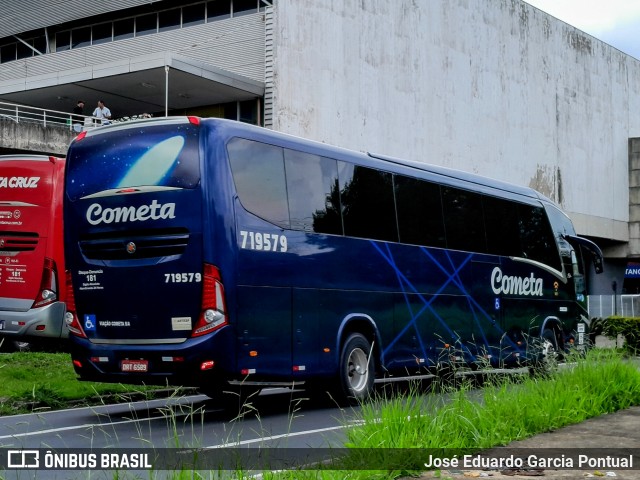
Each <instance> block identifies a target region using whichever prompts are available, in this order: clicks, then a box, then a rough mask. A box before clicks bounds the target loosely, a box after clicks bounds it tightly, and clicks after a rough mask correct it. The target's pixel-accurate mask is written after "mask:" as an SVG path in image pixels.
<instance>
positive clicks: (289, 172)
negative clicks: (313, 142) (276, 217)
mask: <svg viewBox="0 0 640 480" xmlns="http://www.w3.org/2000/svg"><path fill="white" fill-rule="evenodd" d="M284 162H285V170H286V176H287V193H288V196H289V214H290V216H291V228H292V229H294V230H302V231H304V232H315V233H329V234H334V235H342V233H343V232H342V218H341V215H340V190H339V187H338V165H337V161H336V160H334V159H331V158H326V157H320V156H318V155H312V154H309V153H302V152H298V151H295V150H289V149H285V150H284Z"/></svg>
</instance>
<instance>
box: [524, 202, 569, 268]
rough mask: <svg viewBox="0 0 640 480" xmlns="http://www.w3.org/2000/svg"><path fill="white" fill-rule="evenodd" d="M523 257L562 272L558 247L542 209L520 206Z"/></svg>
mask: <svg viewBox="0 0 640 480" xmlns="http://www.w3.org/2000/svg"><path fill="white" fill-rule="evenodd" d="M518 216H519V219H520V245H521V246H522V250H523V256H524V257H525V258H528V259H530V260H536V261H538V262H541V263H544V264H545V265H548V266H550V267H553V268H555V269H556V270H562V266H561V265H560V257H559V255H558V247H557V244H556V242H555V239H554V237H553V232H552V230H551V226H550V225H549V221H548V220H547V216H546V215H545V211H544V209H543V208H542V207H534V206H531V205H524V204H520V205H518Z"/></svg>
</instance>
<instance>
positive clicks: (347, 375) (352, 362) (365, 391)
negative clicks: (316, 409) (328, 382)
mask: <svg viewBox="0 0 640 480" xmlns="http://www.w3.org/2000/svg"><path fill="white" fill-rule="evenodd" d="M338 380H339V384H340V390H341V392H340V393H341V395H342V397H343V398H344V399H345V400H346V401H347V402H348V403H349V404H353V405H355V404H359V403H361V402H363V401H365V400H366V399H367V398H368V397H369V396H370V395H371V393H372V391H373V382H374V380H375V361H374V359H373V352H372V349H371V344H370V343H369V341H368V340H367V339H366V338H365V337H364V336H363V335H362V334H360V333H353V334H351V335H350V336H349V337H348V338H347V340H346V341H345V342H344V346H343V347H342V352H341V354H340V365H339V371H338Z"/></svg>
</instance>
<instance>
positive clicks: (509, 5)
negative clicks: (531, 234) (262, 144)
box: [272, 0, 640, 255]
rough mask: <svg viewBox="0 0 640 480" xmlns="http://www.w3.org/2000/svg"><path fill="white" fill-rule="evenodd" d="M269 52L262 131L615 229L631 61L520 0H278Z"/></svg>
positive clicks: (594, 232)
mask: <svg viewBox="0 0 640 480" xmlns="http://www.w3.org/2000/svg"><path fill="white" fill-rule="evenodd" d="M272 54H273V64H274V68H273V70H274V72H276V75H274V79H273V88H272V95H273V105H272V107H273V128H275V129H276V130H279V131H284V132H288V133H291V134H295V135H300V136H304V137H308V138H312V139H315V140H319V141H322V142H327V143H332V144H336V145H340V146H343V147H347V148H352V149H356V150H362V151H372V152H379V153H385V154H390V155H395V156H400V157H405V158H408V159H413V160H418V161H423V162H428V163H434V164H438V165H445V166H449V167H453V168H458V169H462V170H467V171H471V172H474V173H479V174H482V175H486V176H489V177H494V178H498V179H501V180H505V181H509V182H513V183H517V184H521V185H527V186H531V187H533V188H535V189H537V190H539V191H540V192H541V193H543V194H545V195H547V196H548V197H550V198H552V199H553V200H555V201H556V202H558V203H559V204H560V205H561V206H562V207H563V208H564V209H565V211H567V212H568V213H569V215H570V216H571V217H572V219H573V220H574V223H575V225H576V228H577V230H578V232H579V233H580V234H583V235H590V236H594V237H602V238H607V239H613V240H618V241H627V240H628V238H629V230H628V227H627V221H628V220H629V191H628V189H627V185H628V183H629V167H628V150H627V143H628V138H629V137H634V136H639V135H640V116H639V115H638V114H637V112H639V111H640V83H639V82H638V81H637V79H638V78H640V62H639V61H638V60H636V59H634V58H632V57H630V56H627V55H625V54H623V53H621V52H619V51H618V50H616V49H614V48H613V47H611V46H609V45H606V44H605V43H603V42H601V41H599V40H596V39H595V38H593V37H591V36H589V35H587V34H585V33H583V32H581V31H579V30H577V29H576V28H574V27H571V26H570V25H567V24H565V23H563V22H561V21H559V20H557V19H555V18H553V17H551V16H549V15H547V14H545V13H543V12H542V11H540V10H537V9H535V8H533V7H532V6H530V5H528V4H526V3H524V2H522V1H521V0H394V1H393V2H384V1H381V0H344V1H342V0H341V1H337V0H278V2H277V3H276V7H275V12H274V29H273V52H272ZM621 187H622V188H621ZM619 254H620V255H623V254H624V252H620V251H619Z"/></svg>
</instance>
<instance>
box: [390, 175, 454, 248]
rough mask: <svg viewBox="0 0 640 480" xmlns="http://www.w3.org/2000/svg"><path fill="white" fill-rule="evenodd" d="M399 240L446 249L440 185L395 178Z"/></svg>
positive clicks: (408, 178) (396, 176) (400, 177)
mask: <svg viewBox="0 0 640 480" xmlns="http://www.w3.org/2000/svg"><path fill="white" fill-rule="evenodd" d="M394 187H395V192H396V207H397V209H398V228H399V230H400V232H399V233H400V241H401V242H402V243H411V244H414V245H424V246H427V247H439V248H444V247H446V241H445V237H444V220H443V218H442V198H441V196H440V185H438V184H436V183H432V182H427V181H425V180H419V179H416V178H411V177H405V176H403V175H395V177H394Z"/></svg>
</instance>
